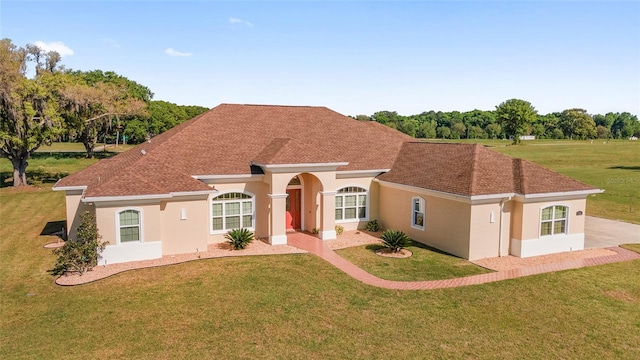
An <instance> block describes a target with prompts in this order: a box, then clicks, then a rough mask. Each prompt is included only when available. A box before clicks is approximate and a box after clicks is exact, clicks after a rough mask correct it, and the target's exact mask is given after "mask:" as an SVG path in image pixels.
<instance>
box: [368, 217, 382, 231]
mask: <svg viewBox="0 0 640 360" xmlns="http://www.w3.org/2000/svg"><path fill="white" fill-rule="evenodd" d="M379 230H380V224H378V220H371V221H369V222H368V223H367V231H371V232H376V231H379Z"/></svg>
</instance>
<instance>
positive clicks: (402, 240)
mask: <svg viewBox="0 0 640 360" xmlns="http://www.w3.org/2000/svg"><path fill="white" fill-rule="evenodd" d="M410 243H411V239H409V237H408V236H407V234H405V233H403V232H402V231H399V230H391V229H388V230H385V231H384V232H383V233H382V245H384V246H385V247H387V248H389V249H390V250H391V251H392V252H398V251H400V250H402V249H403V248H406V247H407V246H409V244H410Z"/></svg>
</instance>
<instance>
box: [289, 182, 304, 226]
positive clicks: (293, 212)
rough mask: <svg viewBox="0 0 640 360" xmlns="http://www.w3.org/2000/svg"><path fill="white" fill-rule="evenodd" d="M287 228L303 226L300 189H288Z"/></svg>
mask: <svg viewBox="0 0 640 360" xmlns="http://www.w3.org/2000/svg"><path fill="white" fill-rule="evenodd" d="M287 194H288V195H289V196H287V230H299V229H301V228H302V226H301V221H300V214H301V211H302V209H301V206H300V189H287Z"/></svg>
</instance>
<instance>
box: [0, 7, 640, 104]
mask: <svg viewBox="0 0 640 360" xmlns="http://www.w3.org/2000/svg"><path fill="white" fill-rule="evenodd" d="M639 24H640V2H636V1H626V2H611V1H603V2H595V1H587V2H553V1H533V2H506V1H492V2H489V1H472V2H463V1H417V2H409V1H394V2H382V1H353V2H337V1H332V2H310V1H295V2H274V1H259V2H248V1H240V2H222V1H182V2H173V1H138V2H133V1H103V2H100V1H92V2H89V1H71V2H62V1H44V2H33V1H11V0H9V1H7V0H3V1H2V3H1V4H0V37H2V38H10V39H12V40H13V42H14V44H16V45H20V46H24V45H25V44H27V43H37V44H40V45H42V46H43V47H52V48H57V49H60V50H61V51H60V52H61V53H63V55H64V57H63V64H65V65H66V66H67V67H68V68H72V69H79V70H93V69H101V70H111V71H115V72H116V73H118V74H121V75H124V76H127V77H128V78H130V79H131V80H135V81H137V82H138V83H140V84H143V85H146V86H148V87H149V88H150V89H151V90H152V91H153V92H154V93H155V97H154V99H157V100H166V101H171V102H174V103H177V104H183V105H202V106H207V107H213V106H216V105H218V104H220V103H251V104H281V105H320V106H327V107H329V108H332V109H334V110H336V111H338V112H341V113H343V114H346V115H357V114H366V115H371V114H372V113H374V112H376V111H380V110H389V111H397V112H399V113H400V114H403V115H410V114H417V113H420V112H422V111H427V110H436V111H437V110H441V111H451V110H460V111H468V110H473V109H481V110H491V109H494V108H495V106H496V105H498V104H499V103H501V102H502V101H505V100H507V99H511V98H520V99H524V100H527V101H529V102H531V103H532V105H533V106H534V107H535V108H536V109H537V110H538V111H539V112H540V113H543V114H545V113H549V112H553V111H562V110H564V109H567V108H574V107H579V108H584V109H587V110H588V111H589V112H590V113H606V112H609V111H614V112H622V111H628V112H631V113H633V114H640V25H639Z"/></svg>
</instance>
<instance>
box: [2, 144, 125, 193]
mask: <svg viewBox="0 0 640 360" xmlns="http://www.w3.org/2000/svg"><path fill="white" fill-rule="evenodd" d="M99 146H102V145H99ZM134 146H135V145H124V146H123V145H120V146H118V147H117V148H116V147H115V146H114V145H110V144H107V151H103V150H102V148H100V149H99V151H96V153H95V158H94V159H87V158H86V153H85V150H84V146H83V145H82V144H80V143H66V142H62V143H53V144H51V146H46V145H45V146H42V147H40V148H39V149H38V150H36V152H35V153H34V154H33V155H32V156H31V159H29V166H28V167H27V182H28V183H29V184H31V185H37V186H42V185H47V184H53V183H55V182H56V181H58V179H61V178H63V177H65V176H67V175H69V174H71V173H74V172H76V171H78V170H81V169H84V168H85V167H87V166H89V165H91V164H93V163H95V162H97V161H98V160H99V159H101V158H105V157H110V156H113V155H114V154H116V153H119V152H122V151H125V150H128V149H130V148H132V147H134ZM12 179H13V167H12V165H11V162H10V161H9V160H7V159H5V158H0V187H7V186H11V185H12V184H13V182H12V181H13V180H12Z"/></svg>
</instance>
